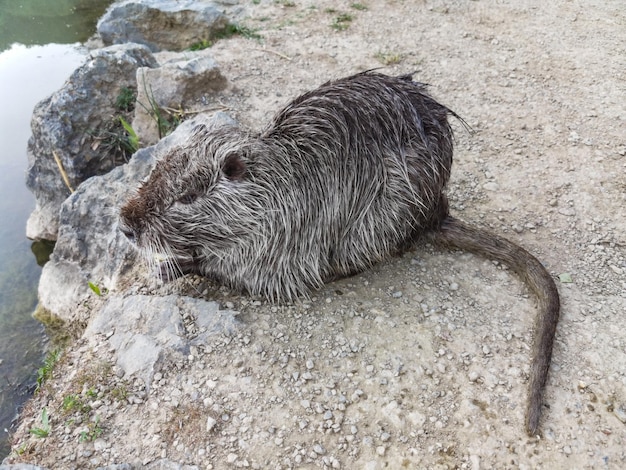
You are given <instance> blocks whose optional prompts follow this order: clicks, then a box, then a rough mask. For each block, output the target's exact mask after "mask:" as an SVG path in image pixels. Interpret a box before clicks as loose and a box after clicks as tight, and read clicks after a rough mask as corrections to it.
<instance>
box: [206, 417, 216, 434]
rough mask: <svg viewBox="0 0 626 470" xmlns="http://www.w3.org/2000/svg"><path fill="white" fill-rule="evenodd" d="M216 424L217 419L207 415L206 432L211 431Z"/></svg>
mask: <svg viewBox="0 0 626 470" xmlns="http://www.w3.org/2000/svg"><path fill="white" fill-rule="evenodd" d="M216 424H217V420H215V419H214V418H212V417H211V416H209V417H208V418H207V419H206V430H207V432H211V431H212V430H213V428H214V427H215V425H216Z"/></svg>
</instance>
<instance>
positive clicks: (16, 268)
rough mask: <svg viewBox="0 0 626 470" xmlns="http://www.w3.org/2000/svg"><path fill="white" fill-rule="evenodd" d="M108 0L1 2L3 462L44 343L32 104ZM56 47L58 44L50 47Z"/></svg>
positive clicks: (68, 65) (71, 64) (61, 72)
mask: <svg viewBox="0 0 626 470" xmlns="http://www.w3.org/2000/svg"><path fill="white" fill-rule="evenodd" d="M110 3H112V1H111V0H23V1H20V0H0V149H1V151H0V221H1V222H0V461H1V460H2V459H3V458H4V457H5V456H6V455H7V454H8V452H9V445H8V442H7V437H8V435H9V434H8V433H9V432H10V428H11V421H12V420H13V418H14V417H15V415H16V412H17V410H18V409H19V407H20V406H21V404H22V403H23V402H24V401H25V400H26V399H28V397H29V396H30V394H31V393H32V390H33V385H34V383H35V379H36V372H37V368H38V367H39V366H40V365H41V363H42V360H43V357H44V353H45V349H46V347H47V339H46V337H45V333H44V329H43V327H42V326H41V325H40V324H39V323H38V322H37V321H35V320H34V319H33V318H32V316H31V314H32V312H33V311H34V308H35V306H36V303H37V283H38V281H39V275H40V273H41V268H40V267H39V266H38V265H37V262H36V258H35V255H34V254H33V252H32V247H31V242H30V241H29V240H28V239H26V236H25V227H26V220H27V219H28V215H29V214H30V212H31V211H32V210H33V208H34V207H35V203H34V199H33V197H32V195H31V194H30V192H29V191H28V190H27V189H26V186H25V183H24V176H25V171H26V169H27V156H26V145H27V142H28V138H29V137H30V118H31V115H32V110H33V107H34V105H35V104H36V103H37V102H39V101H40V100H42V99H44V98H45V97H47V96H49V95H50V94H51V93H53V92H54V91H56V90H57V89H59V88H60V87H61V86H62V84H63V82H64V81H65V80H66V79H67V77H69V75H70V74H71V73H72V71H73V70H74V69H75V68H76V67H78V66H79V65H80V64H81V63H82V62H83V59H84V56H85V54H86V51H85V50H84V49H83V48H81V47H80V46H79V44H77V43H79V42H82V41H85V40H86V39H88V38H89V37H90V36H91V35H92V34H93V33H94V32H95V24H96V22H97V19H98V18H99V17H100V16H101V15H102V14H103V13H104V11H105V9H106V7H107V6H108V5H109V4H110ZM53 43H55V44H53Z"/></svg>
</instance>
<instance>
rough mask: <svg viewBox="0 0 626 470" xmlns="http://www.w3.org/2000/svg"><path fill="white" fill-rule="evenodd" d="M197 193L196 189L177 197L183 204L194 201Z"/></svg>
mask: <svg viewBox="0 0 626 470" xmlns="http://www.w3.org/2000/svg"><path fill="white" fill-rule="evenodd" d="M199 195H200V193H198V191H189V192H187V193H185V194H183V195H182V196H181V197H179V198H178V202H180V203H181V204H185V205H187V204H192V203H193V202H195V200H196V199H198V196H199Z"/></svg>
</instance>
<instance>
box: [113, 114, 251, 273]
mask: <svg viewBox="0 0 626 470" xmlns="http://www.w3.org/2000/svg"><path fill="white" fill-rule="evenodd" d="M248 142H249V139H248V137H247V135H245V134H243V133H241V132H240V131H239V130H238V129H237V128H234V127H232V126H228V127H222V128H218V129H213V128H207V127H206V126H198V127H197V128H195V129H194V131H193V134H192V136H191V138H190V140H189V141H188V142H186V143H185V144H184V145H182V146H179V147H175V148H173V149H172V150H170V151H169V152H168V153H167V154H166V155H165V156H164V157H163V158H160V159H159V160H158V161H157V163H156V165H155V167H154V169H153V170H152V172H151V173H150V175H149V177H148V178H147V180H146V181H144V182H143V183H142V184H141V185H140V187H139V189H138V190H137V192H136V194H135V195H134V196H132V197H131V198H130V199H129V200H128V201H127V202H126V203H125V204H124V206H123V207H122V208H121V210H120V219H119V227H120V230H121V231H122V232H123V233H124V234H125V235H126V236H127V237H128V239H129V240H130V241H132V242H133V243H135V244H136V245H137V247H138V248H139V249H140V250H141V251H143V252H144V254H145V255H146V256H147V258H148V260H150V261H152V262H158V260H157V259H156V258H157V257H162V258H163V259H162V260H161V261H162V263H161V266H162V268H161V271H163V267H165V269H166V270H167V271H169V272H166V273H163V272H161V274H162V275H165V277H169V278H171V277H172V276H173V277H177V276H178V275H180V274H183V273H184V272H187V271H193V270H194V269H188V268H193V266H194V265H197V263H199V262H203V261H206V259H207V257H210V255H214V256H215V257H217V258H219V257H221V256H222V254H221V252H222V251H223V250H227V249H228V247H229V246H231V245H232V244H233V243H236V242H237V238H238V237H241V236H243V235H244V234H245V233H246V231H249V230H251V229H252V228H253V227H254V226H256V225H257V224H258V222H257V220H258V218H259V217H260V214H259V213H258V212H259V207H258V201H256V203H255V198H254V196H255V193H256V192H258V188H256V185H255V184H254V182H252V181H251V178H250V175H249V173H248V172H249V168H248V164H249V161H250V160H249V158H248V154H249V150H248V149H249V146H248ZM255 188H256V189H255ZM251 204H252V205H253V206H255V207H251Z"/></svg>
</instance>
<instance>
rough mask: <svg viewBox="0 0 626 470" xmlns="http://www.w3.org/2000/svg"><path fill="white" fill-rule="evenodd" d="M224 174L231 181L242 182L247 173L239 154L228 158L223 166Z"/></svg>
mask: <svg viewBox="0 0 626 470" xmlns="http://www.w3.org/2000/svg"><path fill="white" fill-rule="evenodd" d="M222 172H223V173H224V176H226V178H228V179H229V180H231V181H232V180H240V179H242V178H243V175H244V173H245V172H246V164H245V163H244V161H243V160H242V159H241V157H240V156H239V155H237V154H232V155H229V156H228V157H226V159H225V160H224V163H223V164H222Z"/></svg>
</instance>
